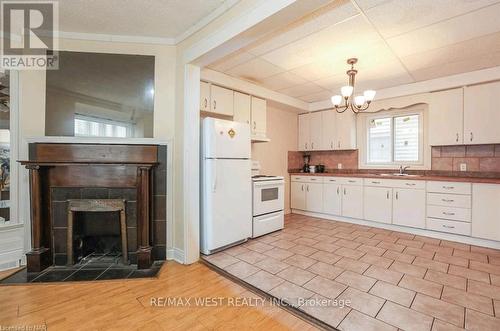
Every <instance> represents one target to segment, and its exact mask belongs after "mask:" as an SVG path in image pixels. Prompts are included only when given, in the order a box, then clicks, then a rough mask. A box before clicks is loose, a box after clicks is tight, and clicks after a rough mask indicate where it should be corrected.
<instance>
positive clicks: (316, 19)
mask: <svg viewBox="0 0 500 331" xmlns="http://www.w3.org/2000/svg"><path fill="white" fill-rule="evenodd" d="M313 15H314V16H310V17H306V18H304V19H303V20H300V21H298V22H296V23H294V24H292V25H291V26H288V27H287V28H286V29H284V30H281V31H277V32H276V33H273V34H272V35H271V36H269V37H267V38H265V40H262V41H259V42H258V43H257V45H255V46H251V47H250V48H249V49H248V51H249V52H250V53H252V54H254V55H257V56H259V55H263V54H265V53H268V52H270V51H272V50H274V49H277V48H280V47H283V46H285V45H287V44H289V43H292V42H294V41H297V40H299V39H302V38H305V37H307V36H308V35H311V34H313V33H315V32H318V31H320V30H322V29H325V28H327V27H330V26H332V25H335V24H338V23H340V22H342V21H344V20H346V19H348V18H350V17H353V16H355V15H359V12H358V11H357V10H356V8H355V7H354V6H353V5H352V3H350V2H349V1H335V2H332V4H331V5H330V6H328V7H327V8H325V9H323V10H321V12H318V13H315V14H313Z"/></svg>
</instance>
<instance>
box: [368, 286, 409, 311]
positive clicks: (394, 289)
mask: <svg viewBox="0 0 500 331" xmlns="http://www.w3.org/2000/svg"><path fill="white" fill-rule="evenodd" d="M369 293H371V294H373V295H376V296H378V297H381V298H384V299H386V300H390V301H392V302H395V303H398V304H400V305H402V306H405V307H410V305H411V303H412V301H413V298H414V297H415V292H414V291H411V290H408V289H405V288H402V287H399V286H396V285H393V284H389V283H386V282H383V281H378V282H376V283H375V285H373V287H372V288H371V289H370V292H369Z"/></svg>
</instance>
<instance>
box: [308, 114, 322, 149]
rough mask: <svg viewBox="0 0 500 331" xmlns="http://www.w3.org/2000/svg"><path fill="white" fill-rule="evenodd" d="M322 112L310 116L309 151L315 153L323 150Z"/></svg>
mask: <svg viewBox="0 0 500 331" xmlns="http://www.w3.org/2000/svg"><path fill="white" fill-rule="evenodd" d="M322 126H323V112H315V113H311V114H310V122H309V132H310V133H309V139H310V142H311V150H313V151H317V150H321V149H323V143H322V140H323V135H322V132H323V129H322Z"/></svg>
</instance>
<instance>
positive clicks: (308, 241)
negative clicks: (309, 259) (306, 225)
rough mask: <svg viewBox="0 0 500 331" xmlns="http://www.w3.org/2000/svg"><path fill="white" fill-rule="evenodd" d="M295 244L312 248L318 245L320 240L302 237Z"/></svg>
mask: <svg viewBox="0 0 500 331" xmlns="http://www.w3.org/2000/svg"><path fill="white" fill-rule="evenodd" d="M294 242H295V243H296V244H299V245H307V246H312V245H315V244H317V243H318V240H316V239H312V238H306V237H300V238H298V239H295V240H294Z"/></svg>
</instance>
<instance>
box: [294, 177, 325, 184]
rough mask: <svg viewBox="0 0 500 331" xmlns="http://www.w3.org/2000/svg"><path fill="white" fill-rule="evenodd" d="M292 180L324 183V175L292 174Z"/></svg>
mask: <svg viewBox="0 0 500 331" xmlns="http://www.w3.org/2000/svg"><path fill="white" fill-rule="evenodd" d="M292 182H302V183H323V177H321V176H300V175H299V176H292Z"/></svg>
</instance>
